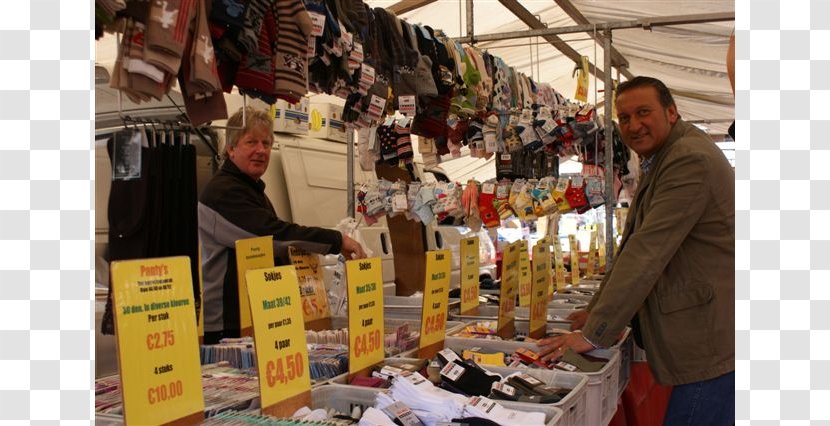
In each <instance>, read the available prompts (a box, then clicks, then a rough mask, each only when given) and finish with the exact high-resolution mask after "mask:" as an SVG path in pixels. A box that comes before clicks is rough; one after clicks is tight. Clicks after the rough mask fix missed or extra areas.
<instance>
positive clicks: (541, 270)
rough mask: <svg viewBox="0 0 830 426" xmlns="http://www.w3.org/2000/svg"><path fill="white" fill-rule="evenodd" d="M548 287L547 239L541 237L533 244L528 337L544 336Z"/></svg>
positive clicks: (548, 257) (548, 253)
mask: <svg viewBox="0 0 830 426" xmlns="http://www.w3.org/2000/svg"><path fill="white" fill-rule="evenodd" d="M549 288H550V250H549V249H548V239H547V238H543V239H541V240H539V241H538V242H537V243H536V245H535V246H533V288H532V289H531V300H530V327H529V329H530V337H533V338H534V339H538V338H542V337H545V324H546V322H547V304H548V296H549V295H548V290H549Z"/></svg>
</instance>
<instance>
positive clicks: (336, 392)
mask: <svg viewBox="0 0 830 426" xmlns="http://www.w3.org/2000/svg"><path fill="white" fill-rule="evenodd" d="M381 392H388V391H387V390H386V389H378V388H364V387H359V386H349V385H341V384H331V385H328V386H322V387H319V388H315V389H312V390H311V407H312V408H313V409H317V408H323V409H328V408H334V409H335V410H337V411H339V412H341V413H351V412H352V408H354V407H360V410H361V411H366V409H367V408H368V407H374V406H375V398H376V396H377V394H378V393H381ZM508 402H509V401H498V403H499V404H501V405H502V406H504V407H505V408H510V409H512V410H516V411H524V412H539V413H544V414H545V425H546V426H555V425H560V424H562V423H561V419H562V417H563V413H562V410H560V409H558V408H556V407H548V406H544V405H540V406H536V407H528V405H530V404H521V405H515V403H509V404H508Z"/></svg>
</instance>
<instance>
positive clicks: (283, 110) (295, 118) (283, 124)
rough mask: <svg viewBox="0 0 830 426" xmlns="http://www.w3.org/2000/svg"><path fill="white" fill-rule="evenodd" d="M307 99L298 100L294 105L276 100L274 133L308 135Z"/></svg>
mask: <svg viewBox="0 0 830 426" xmlns="http://www.w3.org/2000/svg"><path fill="white" fill-rule="evenodd" d="M308 105H309V104H308V98H302V99H300V102H298V103H296V104H289V103H288V102H286V101H284V100H282V99H278V100H277V103H276V105H275V108H276V114H275V116H274V131H275V132H277V133H291V134H295V135H307V134H308Z"/></svg>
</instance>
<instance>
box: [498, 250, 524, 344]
mask: <svg viewBox="0 0 830 426" xmlns="http://www.w3.org/2000/svg"><path fill="white" fill-rule="evenodd" d="M520 249H521V246H520V245H519V243H518V242H516V243H513V244H510V245H509V246H507V248H505V249H504V254H503V255H502V265H501V271H502V272H501V291H500V292H499V316H498V327H497V331H496V333H497V334H498V335H499V336H501V337H502V338H513V337H514V336H513V334H515V320H516V291H517V290H518V288H519V250H520Z"/></svg>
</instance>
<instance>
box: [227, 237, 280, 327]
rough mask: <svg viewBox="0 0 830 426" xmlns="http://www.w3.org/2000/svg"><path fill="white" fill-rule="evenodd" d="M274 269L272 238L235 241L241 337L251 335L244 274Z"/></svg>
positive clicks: (249, 306) (249, 311)
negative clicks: (255, 270)
mask: <svg viewBox="0 0 830 426" xmlns="http://www.w3.org/2000/svg"><path fill="white" fill-rule="evenodd" d="M273 267H274V237H273V236H271V235H267V236H265V237H255V238H248V239H244V240H238V241H236V280H237V283H239V286H238V289H237V290H238V291H239V329H240V333H241V334H242V335H243V336H251V335H253V323H252V322H251V305H250V304H249V303H248V285H247V284H246V282H245V273H246V272H248V271H249V270H251V269H262V268H273Z"/></svg>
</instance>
